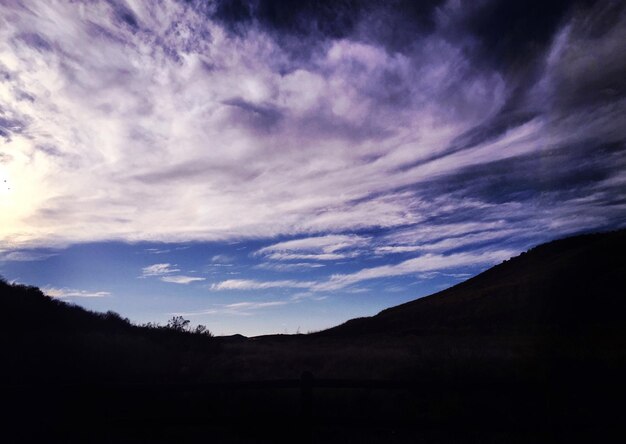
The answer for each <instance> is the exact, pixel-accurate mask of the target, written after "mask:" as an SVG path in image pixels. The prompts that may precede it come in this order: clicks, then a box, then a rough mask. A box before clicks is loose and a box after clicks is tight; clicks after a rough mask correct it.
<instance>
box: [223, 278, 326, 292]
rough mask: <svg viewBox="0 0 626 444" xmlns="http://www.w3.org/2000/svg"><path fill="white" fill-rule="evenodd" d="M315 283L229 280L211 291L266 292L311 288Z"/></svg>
mask: <svg viewBox="0 0 626 444" xmlns="http://www.w3.org/2000/svg"><path fill="white" fill-rule="evenodd" d="M312 285H314V282H306V281H294V280H282V281H256V280H253V279H228V280H225V281H222V282H218V283H216V284H213V285H211V290H265V289H268V288H310V287H311V286H312Z"/></svg>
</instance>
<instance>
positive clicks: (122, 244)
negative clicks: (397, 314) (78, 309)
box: [0, 0, 626, 335]
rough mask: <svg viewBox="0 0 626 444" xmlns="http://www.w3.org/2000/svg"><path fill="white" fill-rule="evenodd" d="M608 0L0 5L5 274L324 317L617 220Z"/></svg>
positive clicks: (620, 176)
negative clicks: (577, 0) (574, 0)
mask: <svg viewBox="0 0 626 444" xmlns="http://www.w3.org/2000/svg"><path fill="white" fill-rule="evenodd" d="M624 116H626V8H625V7H624V4H623V2H620V1H608V0H607V1H581V2H573V1H551V0H541V1H540V0H527V1H519V2H515V1H513V2H512V1H494V0H478V1H462V0H448V1H443V0H440V1H435V0H432V1H422V2H412V1H408V0H407V1H403V0H390V1H386V2H382V1H381V2H368V1H356V0H334V1H327V2H326V1H319V0H318V1H315V0H304V1H301V2H295V1H294V2H291V1H270V0H228V1H226V0H222V1H220V0H216V1H175V0H167V1H150V2H148V1H139V0H136V1H134V0H127V1H124V0H119V1H113V0H111V1H45V2H44V1H41V2H40V1H20V0H2V1H0V274H1V275H2V276H4V277H5V278H6V279H7V280H9V281H17V282H21V283H28V284H33V285H38V286H40V287H42V288H44V289H45V291H46V292H47V293H48V294H49V295H50V296H53V297H58V298H63V299H64V300H67V301H70V302H73V303H77V304H80V305H83V306H85V307H88V308H90V309H95V310H108V309H112V310H115V311H118V312H119V313H121V314H123V315H124V316H128V317H130V318H131V319H132V320H134V321H136V322H148V321H156V322H164V321H165V320H167V319H168V318H169V317H171V316H172V315H173V314H183V315H184V316H185V317H187V318H188V319H190V320H192V322H193V323H203V324H206V325H207V326H208V327H209V329H211V330H212V331H214V332H216V333H218V334H231V333H236V332H239V333H243V334H247V335H253V334H262V333H284V332H288V333H294V332H296V331H298V330H300V331H302V332H306V331H311V330H317V329H321V328H325V327H329V326H332V325H335V324H337V323H340V322H343V321H345V320H347V319H349V318H352V317H356V316H364V315H371V314H374V313H376V312H377V311H379V310H381V309H383V308H385V307H389V306H392V305H396V304H398V303H402V302H405V301H408V300H412V299H415V298H417V297H420V296H424V295H427V294H429V293H432V292H435V291H438V290H440V289H442V288H446V287H448V286H450V285H453V284H455V283H458V282H460V281H462V280H464V279H467V277H469V276H472V275H475V274H476V273H478V272H480V271H482V270H484V269H486V268H488V267H490V266H492V265H494V264H497V263H499V262H501V261H502V260H504V259H507V258H509V257H511V256H514V255H516V254H518V253H520V252H521V251H524V250H525V249H527V248H529V247H531V246H533V245H536V244H538V243H540V242H543V241H546V240H551V239H554V238H559V237H563V236H566V235H568V234H573V233H578V232H587V231H597V230H607V229H615V228H619V227H624V226H626V149H625V148H626V146H625V141H626V121H625V118H624Z"/></svg>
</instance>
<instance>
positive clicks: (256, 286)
mask: <svg viewBox="0 0 626 444" xmlns="http://www.w3.org/2000/svg"><path fill="white" fill-rule="evenodd" d="M514 254H516V252H515V251H511V250H496V251H483V252H464V253H454V254H449V255H442V254H430V253H429V254H425V255H423V256H419V257H416V258H413V259H408V260H406V261H403V262H400V263H398V264H393V265H383V266H379V267H372V268H363V269H361V270H359V271H357V272H354V273H350V274H334V275H332V276H331V277H330V278H329V279H328V280H326V281H318V282H314V281H296V280H281V281H257V280H248V279H230V280H226V281H222V282H219V283H216V284H213V285H212V286H211V289H212V290H262V289H268V288H302V289H307V290H309V291H313V292H320V291H336V290H340V289H343V288H346V287H349V286H351V285H353V284H356V283H358V282H362V281H366V280H371V279H380V278H386V277H393V276H404V275H408V274H418V273H426V274H425V275H424V277H425V278H430V277H432V275H431V273H432V272H437V271H442V270H450V269H454V268H462V267H469V266H485V265H493V264H496V263H498V262H502V261H503V260H505V259H509V258H510V257H512V256H513V255H514ZM459 275H460V274H459ZM355 291H356V292H362V291H367V289H356V290H355Z"/></svg>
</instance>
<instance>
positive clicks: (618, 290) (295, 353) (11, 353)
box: [0, 230, 626, 443]
mask: <svg viewBox="0 0 626 444" xmlns="http://www.w3.org/2000/svg"><path fill="white" fill-rule="evenodd" d="M625 250H626V230H621V231H613V232H608V233H600V234H585V235H580V236H575V237H570V238H566V239H562V240H557V241H553V242H550V243H547V244H543V245H539V246H537V247H535V248H532V249H531V250H529V251H527V252H526V253H522V254H521V255H519V256H517V257H514V258H511V259H510V260H507V261H504V262H503V263H501V264H499V265H496V266H495V267H493V268H491V269H489V270H487V271H485V272H484V273H481V274H479V275H478V276H476V277H474V278H471V279H469V280H467V281H465V282H463V283H461V284H458V285H456V286H454V287H452V288H449V289H447V290H444V291H442V292H440V293H437V294H434V295H431V296H428V297H424V298H420V299H417V300H415V301H412V302H409V303H406V304H403V305H400V306H397V307H393V308H390V309H387V310H384V311H382V312H381V313H379V314H378V315H376V316H373V317H371V318H359V319H353V320H351V321H348V322H346V323H345V324H343V325H340V326H337V327H334V328H331V329H328V330H325V331H320V332H316V333H310V334H306V335H304V334H298V335H270V336H259V337H252V338H246V337H244V336H239V335H235V336H223V337H212V335H211V334H210V333H207V332H201V331H200V330H198V332H192V331H189V330H188V329H187V328H186V325H185V324H184V322H182V319H178V320H176V319H173V320H172V322H170V324H169V325H168V326H156V325H150V326H136V325H131V324H130V323H129V322H128V321H127V320H125V319H123V318H122V317H120V316H119V315H117V314H115V313H113V312H108V313H104V314H102V313H93V312H89V311H86V310H84V309H82V308H79V307H77V306H75V305H68V304H66V303H63V302H59V301H58V300H54V299H52V298H49V297H47V296H45V295H44V294H43V293H42V292H41V291H40V290H39V289H37V288H35V287H28V286H24V285H17V284H8V283H6V282H2V283H1V284H0V285H1V287H0V295H1V297H0V329H2V334H1V338H2V339H1V340H2V350H3V363H2V374H1V376H2V379H1V381H2V393H3V396H2V399H3V401H2V404H3V411H4V413H3V416H2V418H3V423H4V424H3V427H2V431H3V442H106V443H109V442H110V443H120V442H171V441H176V442H191V441H192V440H193V441H206V442H277V441H281V442H282V441H284V442H571V441H575V440H578V439H581V440H586V439H589V440H594V441H595V440H596V439H599V438H601V437H605V438H603V439H606V437H609V436H611V433H615V432H619V431H620V428H621V426H622V425H623V409H620V408H619V407H620V405H622V404H623V400H624V397H623V396H624V391H623V375H624V371H625V370H626V322H625V321H626V299H625V298H624V294H626V292H625V289H626V262H625V261H624V260H623V252H624V251H625ZM27 314H28V315H27ZM614 436H616V435H614ZM4 438H6V439H4ZM605 442H606V441H605Z"/></svg>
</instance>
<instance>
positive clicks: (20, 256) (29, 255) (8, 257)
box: [0, 251, 57, 262]
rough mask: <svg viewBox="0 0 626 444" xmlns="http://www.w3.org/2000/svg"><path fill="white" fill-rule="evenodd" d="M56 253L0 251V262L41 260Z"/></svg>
mask: <svg viewBox="0 0 626 444" xmlns="http://www.w3.org/2000/svg"><path fill="white" fill-rule="evenodd" d="M56 255H57V253H41V252H35V251H8V252H3V251H0V262H34V261H43V260H46V259H48V258H50V257H53V256H56Z"/></svg>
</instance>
